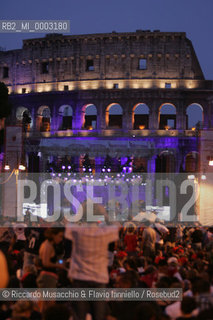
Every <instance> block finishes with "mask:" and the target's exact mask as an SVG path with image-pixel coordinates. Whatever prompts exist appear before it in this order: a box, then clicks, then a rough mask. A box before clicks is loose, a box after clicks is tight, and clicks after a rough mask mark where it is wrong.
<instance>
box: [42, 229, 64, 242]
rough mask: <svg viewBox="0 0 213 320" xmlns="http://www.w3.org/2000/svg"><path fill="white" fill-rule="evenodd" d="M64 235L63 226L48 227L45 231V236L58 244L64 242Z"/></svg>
mask: <svg viewBox="0 0 213 320" xmlns="http://www.w3.org/2000/svg"><path fill="white" fill-rule="evenodd" d="M63 237H64V230H63V229H61V228H57V227H56V228H48V229H47V230H46V231H45V238H46V239H48V240H49V241H50V242H52V243H53V244H55V245H57V244H59V243H61V242H62V240H63Z"/></svg>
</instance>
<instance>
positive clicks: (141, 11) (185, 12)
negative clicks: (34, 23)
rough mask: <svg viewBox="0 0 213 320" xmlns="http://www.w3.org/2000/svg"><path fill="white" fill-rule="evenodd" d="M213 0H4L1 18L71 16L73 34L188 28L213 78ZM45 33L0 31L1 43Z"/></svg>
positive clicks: (207, 73) (18, 41)
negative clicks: (5, 32)
mask: <svg viewBox="0 0 213 320" xmlns="http://www.w3.org/2000/svg"><path fill="white" fill-rule="evenodd" d="M212 12H213V0H176V1H175V0H132V1H129V0H126V1H122V0H107V1H101V0H75V1H73V0H59V1H57V0H37V1H32V0H19V1H17V0H10V1H5V0H3V1H2V2H1V5H0V19H19V20H20V19H69V20H70V21H71V34H85V33H102V32H111V31H113V30H115V31H117V32H125V31H130V32H131V31H135V30H136V29H144V30H147V29H150V30H154V29H160V30H161V31H185V32H186V33H187V36H188V37H189V38H190V39H191V40H192V43H193V45H194V47H195V50H196V53H197V56H198V58H199V61H200V64H201V67H202V69H203V72H204V74H205V77H206V79H213V59H212V52H213V37H212V31H213V18H212ZM41 36H44V34H43V35H42V34H34V35H32V34H8V33H7V34H0V46H1V47H6V49H15V48H21V46H22V39H26V38H31V37H41Z"/></svg>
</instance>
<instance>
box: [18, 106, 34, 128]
mask: <svg viewBox="0 0 213 320" xmlns="http://www.w3.org/2000/svg"><path fill="white" fill-rule="evenodd" d="M16 119H17V120H18V122H19V123H20V124H22V125H23V129H24V131H29V130H30V128H32V126H33V121H32V117H31V114H30V111H29V110H28V109H27V108H26V107H18V108H17V110H16Z"/></svg>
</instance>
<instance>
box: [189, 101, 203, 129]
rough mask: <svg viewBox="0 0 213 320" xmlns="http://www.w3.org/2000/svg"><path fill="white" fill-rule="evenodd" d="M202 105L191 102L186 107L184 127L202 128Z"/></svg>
mask: <svg viewBox="0 0 213 320" xmlns="http://www.w3.org/2000/svg"><path fill="white" fill-rule="evenodd" d="M202 124H203V107H202V106H201V105H200V104H198V103H192V104H190V105H189V106H188V107H187V108H186V128H187V129H188V130H189V129H192V128H195V129H196V128H202Z"/></svg>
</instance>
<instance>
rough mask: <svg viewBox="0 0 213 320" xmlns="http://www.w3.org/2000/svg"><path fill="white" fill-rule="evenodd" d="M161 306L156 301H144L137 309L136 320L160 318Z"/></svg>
mask: <svg viewBox="0 0 213 320" xmlns="http://www.w3.org/2000/svg"><path fill="white" fill-rule="evenodd" d="M160 314H161V311H160V308H159V306H158V305H157V303H155V302H142V303H140V304H139V305H138V306H137V307H136V310H135V314H134V318H133V319H134V320H141V319H143V320H157V319H161V318H160Z"/></svg>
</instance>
